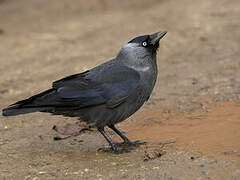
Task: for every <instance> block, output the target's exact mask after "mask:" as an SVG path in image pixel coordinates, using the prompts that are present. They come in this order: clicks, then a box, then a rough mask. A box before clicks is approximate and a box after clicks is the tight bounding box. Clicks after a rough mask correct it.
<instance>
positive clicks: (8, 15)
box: [0, 0, 240, 180]
mask: <svg viewBox="0 0 240 180" xmlns="http://www.w3.org/2000/svg"><path fill="white" fill-rule="evenodd" d="M239 17H240V1H239V0H231V1H229V0H211V1H207V0H202V1H191V0H182V1H176V0H168V1H167V0H160V1H159V0H148V1H144V0H138V1H136V0H133V1H126V0H122V1H117V0H113V1H107V0H93V1H88V2H85V1H75V0H68V1H64V0H62V1H60V0H51V1H47V0H35V1H32V0H21V1H17V0H0V42H1V43H0V100H1V104H0V109H2V108H4V107H6V106H7V105H9V104H11V103H13V102H15V101H17V100H21V99H23V98H26V97H28V96H31V95H33V94H35V93H39V92H41V91H43V90H45V89H46V88H49V87H50V86H51V82H52V81H54V80H57V79H59V78H61V77H63V76H66V75H70V74H74V73H79V72H81V71H84V70H86V69H89V68H91V67H94V66H96V65H98V64H100V63H102V62H104V61H107V60H109V59H111V58H113V57H114V56H115V55H116V54H117V52H118V51H119V49H120V48H121V46H122V45H123V44H125V43H126V42H128V41H129V40H130V39H132V38H133V37H135V36H138V35H142V34H149V33H153V32H156V31H159V30H167V31H168V34H167V35H166V36H165V37H164V39H163V40H162V44H161V48H160V52H159V55H158V68H159V75H158V81H157V84H156V87H155V89H154V92H153V94H152V97H151V98H150V100H149V101H148V102H147V103H146V104H145V105H144V107H143V108H141V110H139V112H137V113H136V114H135V115H133V116H132V117H131V118H130V119H129V120H126V121H124V122H123V123H121V124H119V127H120V129H122V130H123V131H126V132H127V136H129V137H130V138H131V139H140V140H146V141H149V142H151V143H153V144H150V145H148V146H147V147H145V146H142V147H141V148H138V149H135V150H133V151H132V152H131V153H126V154H120V155H116V154H111V153H98V152H96V150H97V149H98V148H100V147H102V146H103V145H104V144H106V142H105V141H104V139H103V138H102V137H101V136H100V135H99V134H98V133H95V132H93V133H86V134H83V135H82V136H79V137H74V138H71V139H67V140H65V141H53V137H54V135H55V133H54V132H53V131H52V130H51V128H52V127H53V125H55V124H65V123H67V122H73V121H75V120H74V119H70V118H64V117H61V116H51V115H49V114H44V113H33V114H29V115H22V116H17V117H9V118H6V117H2V116H1V117H0V119H1V121H0V179H17V180H18V179H34V180H37V179H44V180H45V179H99V180H100V179H240V163H239V162H240V159H239V158H240V157H239V155H240V154H239V153H240V148H239V147H240V143H239V136H240V134H239V129H240V123H239V116H240V114H239V99H240V97H239V96H240V71H239V69H240V58H239V57H240V51H239V49H240V44H239V42H240V36H239V30H240V23H239ZM109 133H111V132H109ZM111 134H112V133H111ZM114 137H115V136H114ZM169 140H176V142H175V143H171V144H169V145H165V146H164V148H163V150H164V151H165V152H166V154H164V155H163V156H162V157H159V158H156V159H154V160H149V161H147V162H145V161H143V159H144V151H145V150H146V149H147V148H148V147H149V146H153V145H154V146H156V148H160V146H159V145H157V143H159V142H164V141H169ZM149 148H151V147H149ZM224 152H225V153H224Z"/></svg>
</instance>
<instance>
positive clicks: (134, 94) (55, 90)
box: [3, 31, 166, 152]
mask: <svg viewBox="0 0 240 180" xmlns="http://www.w3.org/2000/svg"><path fill="white" fill-rule="evenodd" d="M165 34H166V31H160V32H157V33H155V34H152V35H145V36H139V37H137V38H134V39H133V40H131V41H130V42H129V43H127V44H126V45H125V46H124V47H123V48H122V49H121V50H120V52H119V54H118V55H117V57H116V58H115V59H112V60H110V61H108V62H106V63H104V64H101V65H99V66H97V67H95V68H93V69H91V70H89V71H86V72H83V73H80V74H75V75H72V76H68V77H65V78H63V79H60V80H58V81H55V82H53V85H52V88H51V89H49V90H47V91H44V92H42V93H40V94H37V95H35V96H32V97H30V98H28V99H25V100H22V101H18V102H16V103H15V104H12V105H10V106H9V107H7V108H6V109H3V115H4V116H14V115H19V114H25V113H31V112H36V111H40V112H49V113H52V114H55V115H64V116H70V117H79V118H80V120H81V121H84V122H87V123H88V124H91V126H93V127H96V128H98V130H99V131H100V132H101V133H102V134H103V135H104V137H105V135H106V134H105V133H104V126H109V127H110V128H112V129H113V130H114V131H115V132H116V133H118V134H119V133H120V132H119V131H118V130H117V129H116V128H115V127H114V125H115V124H116V123H119V122H121V121H123V120H125V119H126V118H128V117H129V116H131V115H132V114H133V113H135V112H136V111H137V110H138V109H139V108H140V107H141V106H142V105H143V104H144V102H145V101H147V100H148V98H149V96H150V95H151V92H152V90H153V88H154V85H155V82H156V79H157V73H158V71H157V63H156V54H157V53H156V52H157V49H158V47H159V40H160V39H161V38H162V37H163V36H164V35H165ZM119 135H120V136H121V137H122V138H123V140H124V142H125V143H128V144H129V145H130V144H131V143H132V142H130V141H129V140H128V139H127V138H126V137H125V136H124V135H122V134H121V133H120V134H119ZM105 138H106V139H107V140H108V142H109V141H110V142H109V143H110V145H111V149H112V150H114V151H115V152H119V150H118V148H117V146H116V145H115V144H114V143H113V142H112V141H111V139H110V138H109V137H105ZM108 138H109V139H110V140H109V139H108ZM133 144H134V143H132V145H133ZM135 144H136V143H135Z"/></svg>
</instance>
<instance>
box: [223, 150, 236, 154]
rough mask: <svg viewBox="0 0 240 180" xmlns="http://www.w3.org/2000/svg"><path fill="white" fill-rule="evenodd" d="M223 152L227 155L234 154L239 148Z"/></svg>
mask: <svg viewBox="0 0 240 180" xmlns="http://www.w3.org/2000/svg"><path fill="white" fill-rule="evenodd" d="M223 153H224V154H226V155H228V154H234V153H237V150H231V151H226V152H223Z"/></svg>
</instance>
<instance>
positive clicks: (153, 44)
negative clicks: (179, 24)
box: [117, 31, 167, 62]
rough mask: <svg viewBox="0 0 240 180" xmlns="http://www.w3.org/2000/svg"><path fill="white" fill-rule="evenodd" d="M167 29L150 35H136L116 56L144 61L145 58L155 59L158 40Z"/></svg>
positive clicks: (126, 59)
mask: <svg viewBox="0 0 240 180" xmlns="http://www.w3.org/2000/svg"><path fill="white" fill-rule="evenodd" d="M166 33H167V31H159V32H157V33H154V34H151V35H144V36H138V37H136V38H134V39H132V40H131V41H129V42H128V43H127V44H126V45H125V46H123V48H122V49H121V50H120V52H119V54H118V56H117V58H119V59H123V60H124V61H128V62H129V61H144V60H145V59H149V58H150V59H152V58H153V59H154V60H155V59H156V54H157V50H158V48H159V41H160V40H161V39H162V38H163V36H164V35H165V34H166Z"/></svg>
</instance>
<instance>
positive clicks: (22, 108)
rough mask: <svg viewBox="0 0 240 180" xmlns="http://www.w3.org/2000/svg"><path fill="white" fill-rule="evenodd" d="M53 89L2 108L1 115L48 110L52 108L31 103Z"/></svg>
mask: <svg viewBox="0 0 240 180" xmlns="http://www.w3.org/2000/svg"><path fill="white" fill-rule="evenodd" d="M52 91H54V90H53V89H49V90H47V91H44V92H42V93H40V94H37V95H35V96H32V97H30V98H28V99H24V100H22V101H18V102H16V103H14V104H12V105H10V106H8V107H7V108H5V109H3V110H2V115H3V116H16V115H20V114H26V113H32V112H38V111H48V109H52V108H50V107H44V106H38V105H33V103H34V102H35V100H36V99H38V98H41V97H43V96H44V95H47V94H48V93H50V92H52Z"/></svg>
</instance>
